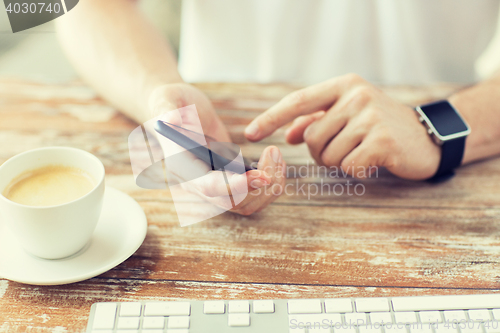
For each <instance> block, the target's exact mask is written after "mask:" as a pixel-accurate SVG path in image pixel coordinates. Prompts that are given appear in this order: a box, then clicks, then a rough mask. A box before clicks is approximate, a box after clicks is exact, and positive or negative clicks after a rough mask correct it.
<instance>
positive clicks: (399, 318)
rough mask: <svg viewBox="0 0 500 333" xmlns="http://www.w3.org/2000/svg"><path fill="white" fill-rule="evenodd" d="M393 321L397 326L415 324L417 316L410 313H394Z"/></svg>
mask: <svg viewBox="0 0 500 333" xmlns="http://www.w3.org/2000/svg"><path fill="white" fill-rule="evenodd" d="M394 319H395V320H396V323H397V324H400V323H401V324H406V323H416V322H417V315H416V314H415V312H412V311H403V312H394Z"/></svg>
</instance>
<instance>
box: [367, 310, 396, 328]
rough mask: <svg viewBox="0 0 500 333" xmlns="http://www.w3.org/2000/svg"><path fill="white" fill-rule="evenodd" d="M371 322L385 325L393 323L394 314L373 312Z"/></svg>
mask: <svg viewBox="0 0 500 333" xmlns="http://www.w3.org/2000/svg"><path fill="white" fill-rule="evenodd" d="M370 323H371V324H372V325H374V324H378V325H384V324H387V323H392V316H391V313H390V312H373V313H370Z"/></svg>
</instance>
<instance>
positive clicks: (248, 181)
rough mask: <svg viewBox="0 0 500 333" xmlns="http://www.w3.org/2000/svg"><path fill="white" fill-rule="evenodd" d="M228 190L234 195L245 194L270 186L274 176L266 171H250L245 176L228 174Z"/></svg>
mask: <svg viewBox="0 0 500 333" xmlns="http://www.w3.org/2000/svg"><path fill="white" fill-rule="evenodd" d="M226 175H227V177H228V186H227V188H228V190H230V191H231V194H232V195H236V194H245V193H248V192H251V191H254V190H256V189H258V188H261V187H264V186H267V185H269V184H270V183H271V182H272V179H273V178H272V176H270V175H269V174H267V173H266V172H264V171H260V170H250V171H247V172H246V173H245V174H241V175H240V174H235V173H233V174H229V175H228V174H227V172H226Z"/></svg>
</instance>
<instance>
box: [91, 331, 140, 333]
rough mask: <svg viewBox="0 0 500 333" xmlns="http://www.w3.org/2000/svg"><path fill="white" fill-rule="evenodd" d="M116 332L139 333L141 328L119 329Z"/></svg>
mask: <svg viewBox="0 0 500 333" xmlns="http://www.w3.org/2000/svg"><path fill="white" fill-rule="evenodd" d="M97 333H101V332H99V331H97ZM116 333H139V330H118V331H116ZM148 333H149V332H148Z"/></svg>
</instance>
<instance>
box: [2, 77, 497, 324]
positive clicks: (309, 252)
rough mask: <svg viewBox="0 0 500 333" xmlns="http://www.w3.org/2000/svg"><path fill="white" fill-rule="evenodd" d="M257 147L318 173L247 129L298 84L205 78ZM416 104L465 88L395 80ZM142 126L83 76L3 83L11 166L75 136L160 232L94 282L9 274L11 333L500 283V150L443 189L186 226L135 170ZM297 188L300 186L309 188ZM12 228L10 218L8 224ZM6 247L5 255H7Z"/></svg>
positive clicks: (306, 201)
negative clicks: (163, 311) (141, 184)
mask: <svg viewBox="0 0 500 333" xmlns="http://www.w3.org/2000/svg"><path fill="white" fill-rule="evenodd" d="M198 86H199V87H200V88H201V89H202V90H203V91H205V92H206V93H207V94H208V95H209V97H210V98H211V99H212V100H213V102H214V105H215V106H216V108H217V110H218V113H219V114H220V115H221V117H222V118H223V120H224V122H225V123H226V124H228V127H229V129H230V132H231V136H232V138H233V140H234V141H235V142H236V143H238V144H239V145H240V146H241V147H242V149H243V153H244V155H245V156H247V157H250V158H253V159H256V158H258V156H259V154H260V152H261V151H262V149H263V147H264V146H266V145H269V144H275V145H278V146H279V147H280V148H281V149H282V150H283V152H284V157H285V159H286V160H287V162H289V164H290V165H291V166H292V167H296V168H298V167H300V166H303V165H307V163H308V161H309V165H310V166H309V168H312V167H311V165H312V163H311V161H310V157H309V154H308V153H307V149H306V148H305V147H304V146H298V147H292V146H288V145H286V144H285V143H284V140H283V135H282V134H283V131H279V132H278V133H276V134H275V135H273V136H272V137H271V138H269V139H267V140H265V141H264V142H263V143H258V144H249V143H247V142H245V140H244V138H243V136H242V130H243V128H244V126H245V124H247V123H248V122H249V121H250V120H251V119H252V118H253V117H255V115H256V114H257V113H258V112H261V111H262V110H265V109H266V108H267V107H269V106H271V105H272V104H273V103H275V102H276V101H278V100H279V99H280V98H282V97H283V96H284V95H285V94H287V93H288V92H291V91H293V90H294V89H295V88H296V87H292V86H286V85H265V86H262V85H261V86H259V85H249V84H199V85H198ZM384 89H385V90H386V91H387V92H388V93H390V94H391V95H392V96H394V97H395V98H397V99H399V100H401V101H402V102H404V103H408V104H417V103H421V102H424V101H427V100H431V99H434V98H440V97H443V96H446V95H448V94H449V93H450V92H452V91H453V90H455V89H457V87H455V86H449V85H440V86H433V87H426V88H412V87H396V88H384ZM136 126H137V124H135V123H133V122H132V121H130V120H128V119H126V118H125V117H123V116H122V115H120V114H119V113H117V112H116V111H115V110H114V109H113V108H111V107H109V106H108V105H107V104H106V103H105V102H103V101H102V100H100V99H99V98H97V96H96V95H95V94H94V93H93V92H92V90H90V89H88V88H87V87H85V86H84V85H81V84H79V83H75V84H72V85H64V86H53V85H44V84H36V83H29V82H22V81H14V80H6V79H4V80H0V147H1V149H0V163H3V162H4V161H5V160H6V159H8V158H9V157H11V156H13V155H15V154H18V153H20V152H23V151H25V150H28V149H32V148H37V147H41V146H52V145H65V146H73V147H77V148H82V149H85V150H88V151H90V152H92V153H93V154H95V155H97V156H98V157H99V158H100V159H101V160H102V161H103V163H104V164H105V167H106V173H107V177H106V182H107V184H108V185H111V186H113V187H116V188H118V189H120V190H122V191H124V192H126V193H128V194H130V195H131V196H133V197H134V198H135V199H136V200H137V201H138V202H139V204H140V205H141V206H142V208H143V209H144V210H145V212H146V215H147V218H148V224H149V228H148V236H147V238H146V241H145V242H144V244H143V245H142V247H141V248H140V249H139V250H138V251H137V252H136V253H135V254H134V255H133V256H132V257H131V258H130V259H128V260H127V261H125V262H124V263H123V264H121V265H119V266H118V267H116V268H114V269H112V270H111V271H109V272H106V273H104V274H102V275H101V276H99V277H96V278H93V279H90V280H88V281H84V282H80V283H75V284H72V285H67V286H53V287H39V286H28V285H22V284H19V283H15V282H10V281H7V280H2V279H0V332H9V333H10V332H83V331H84V330H85V327H86V322H87V317H88V312H89V308H90V305H91V304H92V303H93V302H97V301H125V300H153V299H154V300H157V299H165V300H167V299H215V298H230V299H245V298H294V297H349V296H356V297H359V296H384V295H391V296H401V295H428V294H469V293H491V292H500V272H499V270H498V268H499V263H500V223H499V221H500V159H491V160H489V161H486V162H482V163H475V164H473V165H470V166H467V167H464V168H462V169H460V170H459V171H458V175H457V177H455V178H454V179H452V180H451V181H449V182H447V183H444V184H438V185H436V184H434V185H433V184H428V183H424V182H411V181H404V180H399V179H396V178H394V177H392V176H390V175H388V174H387V173H385V172H383V171H381V172H380V173H379V177H378V178H376V179H375V178H372V179H368V180H365V181H356V180H353V179H350V178H343V177H340V178H332V179H328V180H327V181H328V182H329V183H330V184H336V183H339V184H345V183H346V182H347V181H349V182H351V183H352V184H362V185H363V186H364V188H365V189H366V191H365V193H364V195H362V196H356V195H351V196H349V195H347V193H344V194H342V195H334V194H331V195H315V196H311V197H310V198H308V197H307V195H306V194H303V193H300V191H298V188H297V187H300V186H302V185H304V186H308V185H309V184H318V182H319V178H318V177H310V178H291V179H289V180H288V182H289V183H290V184H292V185H291V187H290V189H291V192H293V194H292V195H288V196H282V197H280V198H279V199H278V200H277V201H276V202H275V203H274V204H272V205H271V206H270V207H268V208H267V209H266V210H264V211H263V212H261V213H259V214H256V215H253V216H250V217H242V216H237V215H233V214H231V213H225V214H223V215H220V216H218V217H215V218H213V219H211V220H210V221H206V222H203V223H199V224H196V225H194V226H190V227H185V228H181V227H179V225H178V222H177V218H176V214H175V210H174V207H173V204H172V199H171V197H170V193H169V191H168V190H144V189H140V188H138V187H137V186H136V185H135V184H134V180H133V177H132V175H131V169H130V162H129V154H128V147H127V137H128V135H129V133H130V132H131V130H132V129H133V128H135V127H136ZM295 192H298V193H297V194H296V193H295ZM0 223H1V221H0ZM2 255H5V254H2Z"/></svg>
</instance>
